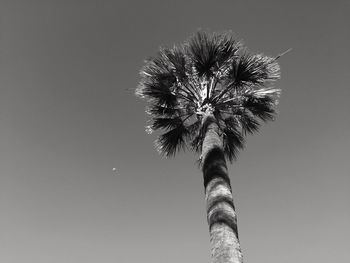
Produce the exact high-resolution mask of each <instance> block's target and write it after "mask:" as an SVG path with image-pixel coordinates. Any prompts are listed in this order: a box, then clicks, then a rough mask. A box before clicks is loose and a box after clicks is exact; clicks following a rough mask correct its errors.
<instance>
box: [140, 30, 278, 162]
mask: <svg viewBox="0 0 350 263" xmlns="http://www.w3.org/2000/svg"><path fill="white" fill-rule="evenodd" d="M277 58H278V57H275V58H274V57H268V56H265V55H263V54H251V53H250V52H248V50H247V49H246V48H245V47H244V46H243V44H242V43H241V42H240V41H237V40H235V39H234V37H233V36H232V34H230V33H221V34H219V33H213V34H210V33H206V32H202V31H199V32H197V33H196V34H195V35H194V36H192V37H191V38H189V39H188V40H187V41H185V42H184V43H183V44H180V45H175V46H174V47H172V48H161V49H160V51H159V52H158V54H157V55H156V56H155V57H153V58H151V59H149V60H147V61H146V63H145V65H144V67H143V68H142V70H141V73H140V74H141V81H140V84H139V86H138V88H137V89H136V94H137V95H138V96H140V97H142V98H145V99H146V100H148V102H149V105H148V107H147V110H146V112H147V113H148V114H149V115H150V123H151V124H150V125H149V126H147V129H146V130H147V131H148V132H153V131H155V130H160V131H161V134H160V136H159V137H158V139H157V141H156V147H157V149H158V150H159V151H160V152H161V153H162V154H163V155H165V156H172V155H174V154H175V153H176V152H177V151H178V150H179V149H184V148H190V149H192V150H194V151H196V152H200V151H201V147H202V143H203V139H204V135H205V130H206V125H204V122H203V119H204V117H205V116H206V115H208V114H211V115H212V116H214V120H215V122H216V123H217V125H218V127H219V130H220V133H221V135H222V142H223V145H222V148H223V150H224V153H225V156H226V157H227V158H228V159H229V160H230V161H232V160H233V159H235V158H236V156H237V153H238V151H239V150H240V149H242V148H243V147H244V137H245V135H246V134H247V133H250V134H251V133H254V132H256V131H257V130H258V128H259V126H260V124H261V123H262V122H266V121H269V120H273V119H274V116H275V113H276V110H275V106H276V105H277V103H278V97H279V94H280V89H278V88H275V87H274V86H273V82H274V81H276V80H277V79H279V77H280V68H279V65H278V63H277Z"/></svg>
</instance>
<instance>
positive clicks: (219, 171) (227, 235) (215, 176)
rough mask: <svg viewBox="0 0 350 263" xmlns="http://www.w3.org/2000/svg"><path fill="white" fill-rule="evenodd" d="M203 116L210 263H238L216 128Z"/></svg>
mask: <svg viewBox="0 0 350 263" xmlns="http://www.w3.org/2000/svg"><path fill="white" fill-rule="evenodd" d="M213 120H214V117H213V116H207V117H206V118H205V120H204V122H206V124H205V125H206V133H205V138H204V141H203V146H202V156H201V157H202V171H203V178H204V188H205V200H206V210H207V219H208V224H209V233H210V245H211V255H212V262H213V263H242V262H243V257H242V253H241V248H240V244H239V240H238V232H237V218H236V212H235V207H234V204H233V198H232V190H231V185H230V179H229V177H228V172H227V166H226V160H225V156H224V152H223V145H222V138H221V136H220V132H219V127H218V125H217V124H216V123H215V121H213Z"/></svg>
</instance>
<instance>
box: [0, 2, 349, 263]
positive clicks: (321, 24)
mask: <svg viewBox="0 0 350 263" xmlns="http://www.w3.org/2000/svg"><path fill="white" fill-rule="evenodd" d="M0 6H1V10H0V12H1V21H0V23H1V24H0V26H1V27H0V30H1V32H0V33H1V39H0V48H1V49H0V51H1V52H0V62H1V64H0V213H1V216H0V230H1V234H0V262H3V263H22V262H26V263H47V262H50V263H62V262H65V263H92V262H103V263H110V262H130V263H131V262H144V263H148V262H149V263H156V262H168V263H175V262H210V255H209V251H210V250H209V237H208V228H207V223H206V218H205V208H204V190H203V183H202V176H201V174H200V171H199V169H198V167H197V165H196V164H195V161H196V156H195V155H193V154H192V153H183V154H180V155H178V156H177V157H176V158H174V159H162V158H161V157H160V156H159V155H158V153H157V152H156V151H155V150H154V147H153V141H154V139H155V137H154V136H149V135H147V134H146V133H145V132H144V130H145V128H144V127H145V125H146V116H145V114H144V107H145V103H144V102H143V101H141V100H139V99H137V98H136V97H135V96H134V94H133V92H134V91H133V90H134V88H135V87H136V86H137V84H138V81H139V75H138V72H139V70H140V68H141V66H142V65H143V60H144V59H145V58H147V57H149V56H152V55H154V54H155V53H156V52H157V50H158V48H159V46H161V45H162V46H171V45H173V44H174V43H181V42H182V41H183V40H185V39H187V38H188V37H189V36H190V35H192V34H193V33H194V32H196V30H197V29H199V28H202V29H206V30H209V31H224V30H232V31H233V32H235V33H236V35H237V38H238V39H243V40H244V43H245V44H246V45H247V46H248V47H249V49H250V50H251V51H252V52H263V53H264V54H266V55H271V56H275V55H277V54H278V53H280V52H282V51H284V50H286V49H288V48H293V51H292V52H290V53H288V54H287V55H285V56H284V57H282V58H281V59H280V64H281V69H282V79H281V80H280V81H278V82H277V85H278V87H280V88H281V89H282V90H283V92H282V96H281V99H280V104H279V112H280V113H279V116H278V118H277V120H276V121H275V122H273V123H268V124H266V125H264V126H263V127H262V129H261V131H260V133H259V134H257V135H255V136H250V137H249V138H247V145H246V149H245V150H244V151H243V152H242V153H241V154H240V155H239V159H238V160H237V162H235V163H233V164H232V165H230V167H229V170H230V176H231V181H232V186H233V191H234V198H235V204H236V207H237V211H238V228H239V233H240V240H241V245H242V248H243V253H244V258H245V262H249V263H254V262H259V263H260V262H269V263H280V262H283V263H292V262H293V263H294V262H308V263H311V262H317V263H326V262H327V263H329V262H338V263H348V262H350V253H349V248H350V246H349V245H350V242H349V235H350V224H349V223H350V205H349V203H350V172H349V171H350V119H349V113H350V102H349V99H350V87H349V76H350V75H349V61H350V52H349V47H350V33H349V26H350V17H349V13H350V2H349V1H347V0H344V1H342V0H335V1H277V0H276V1H272V0H268V1H258V0H255V1H252V0H248V1H234V0H218V1H214V0H212V1H204V0H202V1H190V0H188V1H164V0H163V1H160V0H159V1H154V0H149V1H131V0H129V1H92V0H85V1H78V0H76V1H68V0H67V1H66V0H60V1H59V0H41V1H39V0H31V1H27V0H22V1H21V0H12V1H10V0H2V1H1V5H0ZM113 167H116V168H117V175H113V172H112V168H113Z"/></svg>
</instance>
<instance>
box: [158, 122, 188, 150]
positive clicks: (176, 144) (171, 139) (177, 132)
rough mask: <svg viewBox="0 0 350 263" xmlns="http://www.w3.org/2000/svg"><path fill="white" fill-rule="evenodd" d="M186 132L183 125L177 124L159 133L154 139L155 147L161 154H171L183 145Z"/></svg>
mask: <svg viewBox="0 0 350 263" xmlns="http://www.w3.org/2000/svg"><path fill="white" fill-rule="evenodd" d="M187 134H188V131H187V130H186V128H185V126H183V125H179V126H177V127H175V128H174V129H171V130H169V131H168V132H166V133H164V134H162V135H160V136H159V137H158V139H157V141H156V148H157V150H158V151H159V152H160V153H161V154H162V155H163V156H166V157H170V156H173V155H175V153H176V152H177V151H178V150H180V149H183V148H184V147H185V138H186V136H187Z"/></svg>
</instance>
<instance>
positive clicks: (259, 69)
mask: <svg viewBox="0 0 350 263" xmlns="http://www.w3.org/2000/svg"><path fill="white" fill-rule="evenodd" d="M228 78H229V79H230V80H232V81H234V82H235V83H252V84H263V83H265V82H266V81H275V80H277V79H279V78H280V68H279V65H278V63H277V61H276V59H274V58H271V57H267V56H263V55H261V54H258V55H250V54H248V53H244V54H243V55H242V56H241V57H240V58H239V59H236V60H234V61H233V62H232V68H231V70H230V72H229V76H228Z"/></svg>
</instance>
